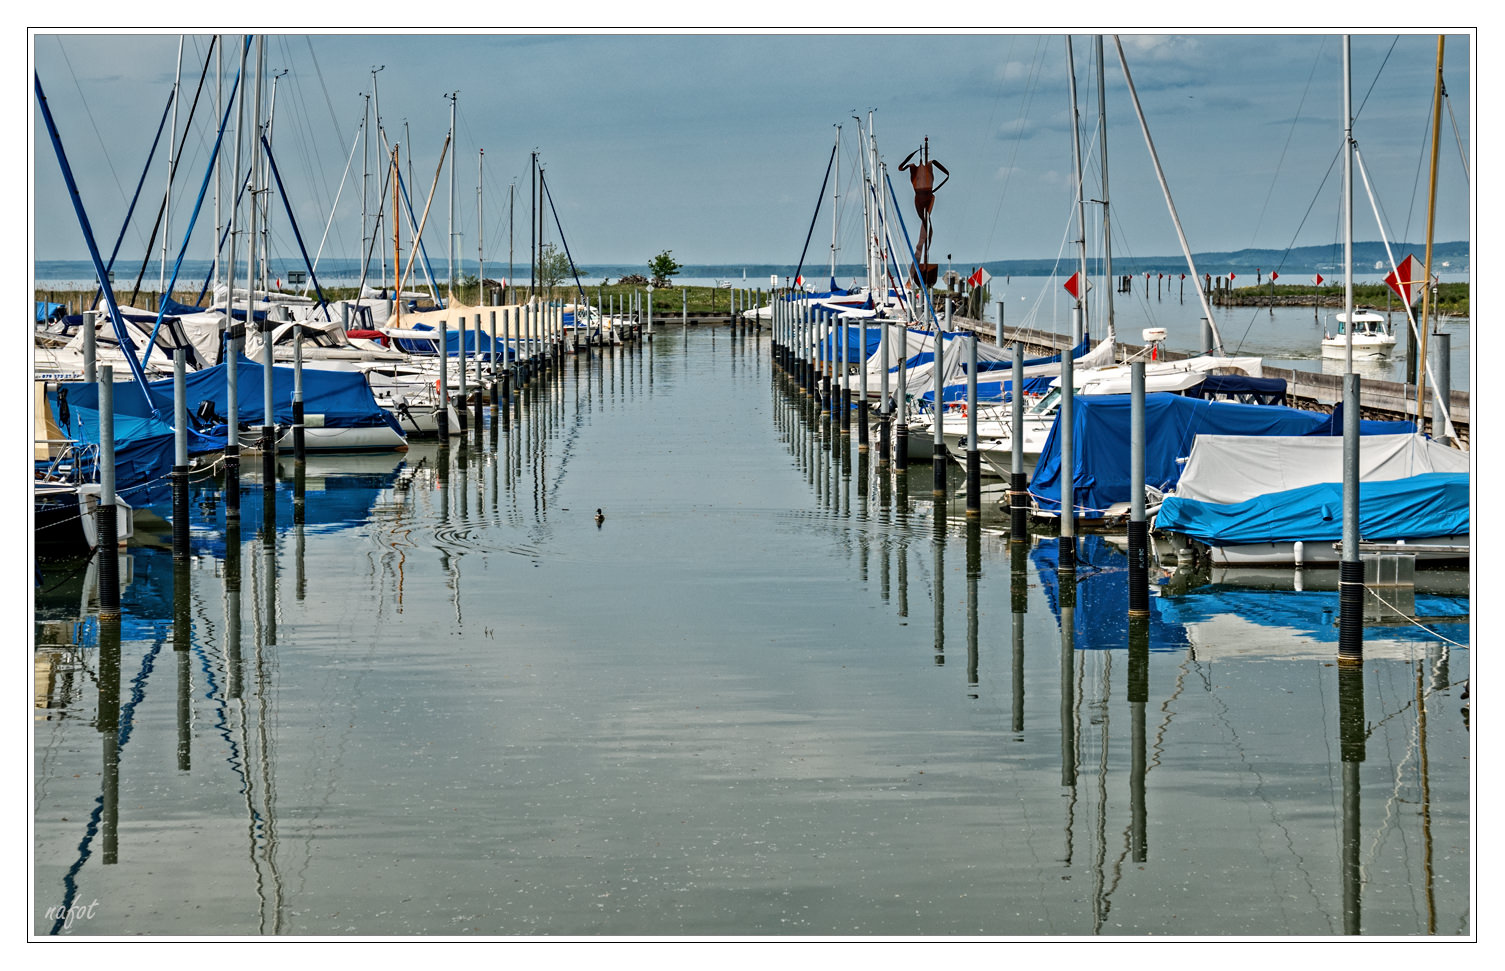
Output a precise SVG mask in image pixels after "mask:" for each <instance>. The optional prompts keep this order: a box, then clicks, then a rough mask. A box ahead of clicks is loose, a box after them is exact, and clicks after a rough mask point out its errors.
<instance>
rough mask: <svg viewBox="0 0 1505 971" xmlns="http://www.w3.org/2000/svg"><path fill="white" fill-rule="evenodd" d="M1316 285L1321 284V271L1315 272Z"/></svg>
mask: <svg viewBox="0 0 1505 971" xmlns="http://www.w3.org/2000/svg"><path fill="white" fill-rule="evenodd" d="M1316 285H1317V286H1319V287H1320V286H1322V274H1321V273H1318V274H1317V283H1316Z"/></svg>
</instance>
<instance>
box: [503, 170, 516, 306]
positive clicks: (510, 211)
mask: <svg viewBox="0 0 1505 971" xmlns="http://www.w3.org/2000/svg"><path fill="white" fill-rule="evenodd" d="M516 210H517V180H516V179H513V180H512V182H511V184H510V185H508V186H507V284H508V285H509V286H511V285H512V230H513V217H514V216H515V215H516ZM502 299H503V300H504V301H505V300H506V299H507V294H506V293H503V294H502Z"/></svg>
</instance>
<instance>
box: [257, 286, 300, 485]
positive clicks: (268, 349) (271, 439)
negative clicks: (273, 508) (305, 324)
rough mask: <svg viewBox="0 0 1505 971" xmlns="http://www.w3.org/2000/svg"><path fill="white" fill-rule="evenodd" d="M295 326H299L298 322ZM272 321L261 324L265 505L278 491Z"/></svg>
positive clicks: (262, 445) (262, 464)
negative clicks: (273, 393) (273, 402)
mask: <svg viewBox="0 0 1505 971" xmlns="http://www.w3.org/2000/svg"><path fill="white" fill-rule="evenodd" d="M294 326H297V325H296V324H295V325H294ZM272 327H273V324H272V321H271V315H270V313H268V315H267V319H266V320H264V321H262V324H261V490H262V502H263V505H265V504H269V503H273V502H275V501H276V500H275V498H274V497H275V495H276V491H277V423H276V422H275V421H273V411H272V397H273V395H272V376H273V373H274V372H273V370H272Z"/></svg>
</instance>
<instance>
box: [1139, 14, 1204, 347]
mask: <svg viewBox="0 0 1505 971" xmlns="http://www.w3.org/2000/svg"><path fill="white" fill-rule="evenodd" d="M1113 47H1114V49H1115V50H1116V51H1117V52H1118V66H1119V67H1121V68H1123V72H1124V83H1125V84H1127V85H1128V87H1129V97H1130V98H1131V99H1132V100H1133V101H1134V113H1135V114H1136V115H1137V116H1138V117H1139V130H1140V131H1141V132H1143V133H1144V144H1145V147H1146V148H1147V149H1149V152H1150V161H1151V162H1153V163H1154V164H1155V177H1156V178H1157V179H1159V180H1160V192H1161V194H1162V195H1164V196H1165V207H1166V208H1167V209H1169V210H1170V214H1171V222H1173V223H1175V225H1176V238H1177V239H1178V240H1180V242H1181V254H1182V256H1184V257H1185V258H1186V268H1187V269H1188V270H1190V271H1191V279H1192V286H1193V287H1194V288H1195V289H1196V291H1197V300H1198V302H1199V303H1201V304H1202V313H1203V314H1205V315H1206V316H1205V317H1204V318H1203V319H1205V320H1206V321H1207V326H1208V327H1210V328H1212V347H1213V351H1214V352H1215V353H1217V354H1219V355H1221V354H1222V353H1223V337H1222V335H1221V334H1219V333H1218V322H1217V318H1215V317H1213V315H1212V307H1210V306H1208V303H1207V293H1206V292H1205V291H1204V290H1203V289H1202V278H1201V277H1200V276H1199V275H1198V274H1197V261H1196V260H1195V259H1193V258H1192V255H1191V245H1190V244H1189V243H1187V241H1186V230H1184V229H1182V228H1181V217H1180V216H1178V215H1177V214H1176V201H1175V200H1174V199H1172V198H1171V187H1170V185H1168V184H1167V183H1166V181H1165V170H1164V169H1163V168H1161V167H1160V156H1159V155H1158V154H1157V153H1156V152H1155V140H1154V139H1153V138H1151V137H1150V125H1149V123H1148V122H1147V121H1145V118H1144V108H1143V106H1141V105H1140V103H1139V92H1138V91H1136V90H1135V89H1134V76H1133V75H1132V74H1130V73H1129V61H1128V58H1126V57H1124V45H1123V43H1122V42H1121V41H1119V39H1118V35H1117V34H1114V35H1113Z"/></svg>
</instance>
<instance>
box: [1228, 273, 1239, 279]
mask: <svg viewBox="0 0 1505 971" xmlns="http://www.w3.org/2000/svg"><path fill="white" fill-rule="evenodd" d="M1236 276H1238V274H1237V273H1230V274H1228V279H1229V280H1232V279H1233V278H1234V277H1236Z"/></svg>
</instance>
